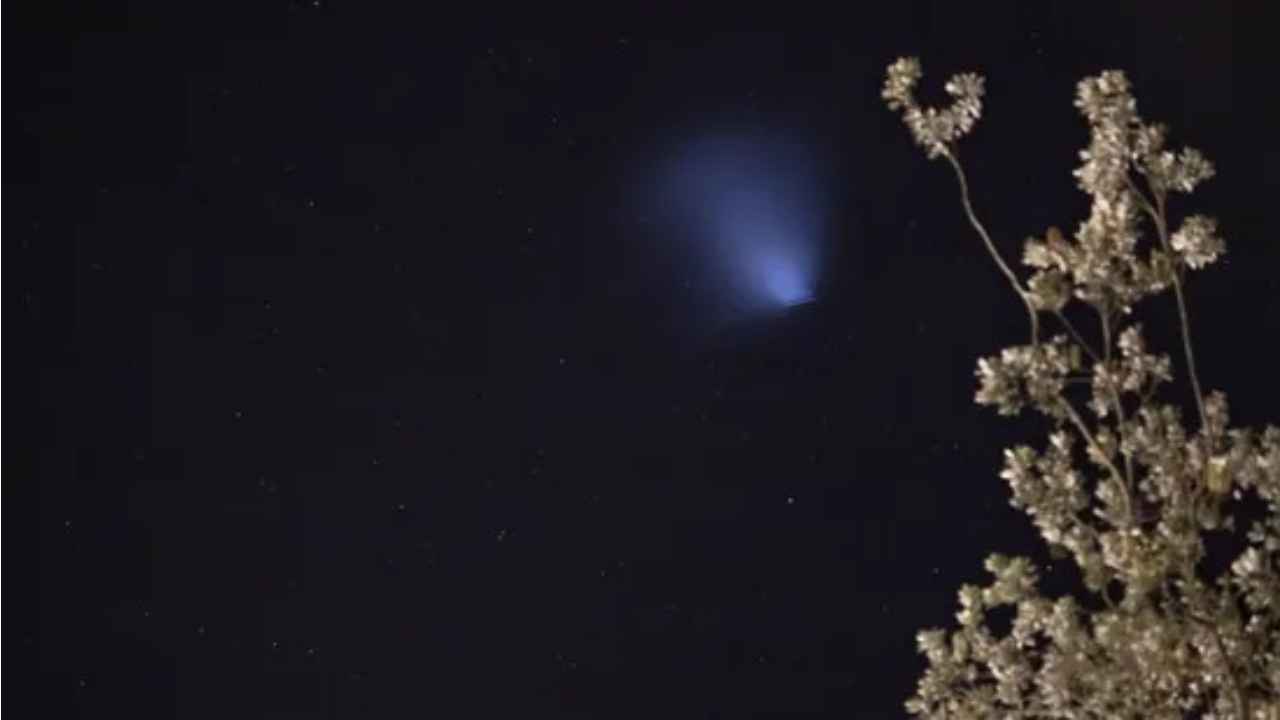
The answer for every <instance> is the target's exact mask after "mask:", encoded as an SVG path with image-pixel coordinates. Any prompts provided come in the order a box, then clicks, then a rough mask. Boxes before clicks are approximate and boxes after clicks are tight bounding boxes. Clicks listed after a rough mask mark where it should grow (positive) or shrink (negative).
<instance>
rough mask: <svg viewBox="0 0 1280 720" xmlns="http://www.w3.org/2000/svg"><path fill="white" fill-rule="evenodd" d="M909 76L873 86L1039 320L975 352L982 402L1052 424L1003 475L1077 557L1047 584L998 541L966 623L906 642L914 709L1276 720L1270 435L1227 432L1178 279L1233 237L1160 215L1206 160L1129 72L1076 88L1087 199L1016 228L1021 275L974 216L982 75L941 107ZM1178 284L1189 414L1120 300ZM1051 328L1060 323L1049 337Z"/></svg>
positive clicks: (956, 714)
mask: <svg viewBox="0 0 1280 720" xmlns="http://www.w3.org/2000/svg"><path fill="white" fill-rule="evenodd" d="M921 74H922V73H921V68H920V63H919V61H918V60H916V59H914V58H903V59H900V60H898V61H896V62H894V63H893V64H891V65H890V66H889V68H888V72H887V76H886V80H885V84H884V90H883V93H882V96H883V98H884V99H885V101H886V102H887V104H888V106H889V109H890V110H894V111H900V112H901V114H902V118H903V121H904V122H905V123H906V125H907V128H908V129H909V130H910V131H911V135H912V137H913V138H914V139H915V141H916V143H917V144H919V145H920V146H921V147H922V148H923V149H924V151H925V153H926V155H927V156H928V157H929V158H930V159H936V158H944V159H946V160H947V162H948V163H949V164H950V165H951V167H952V169H953V170H954V171H955V175H956V179H957V181H958V182H959V185H960V196H961V202H962V204H963V206H964V210H965V213H966V214H967V216H968V219H969V222H970V224H971V225H972V226H973V228H974V230H976V231H977V233H978V235H979V236H980V237H981V239H982V242H983V243H984V245H985V246H986V250H987V252H988V253H989V254H990V256H991V259H992V260H993V261H994V262H995V263H996V265H997V266H998V267H999V269H1000V271H1001V273H1002V274H1003V275H1004V277H1005V278H1006V279H1007V280H1008V283H1009V285H1010V287H1011V288H1012V289H1013V291H1014V293H1015V295H1016V296H1017V297H1018V299H1019V301H1020V302H1021V303H1022V304H1023V305H1024V306H1025V308H1026V311H1027V318H1028V321H1029V325H1030V338H1029V341H1028V343H1027V344H1025V345H1018V346H1015V347H1009V348H1005V349H1004V350H1002V351H1001V352H1000V353H999V354H998V355H994V356H991V357H986V358H982V359H980V360H979V361H978V367H977V372H976V375H977V379H978V390H977V393H976V396H975V400H976V402H977V403H978V404H980V405H990V406H993V407H995V409H996V411H997V412H998V413H999V414H1001V415H1010V416H1012V415H1017V414H1020V413H1022V412H1023V411H1024V410H1027V411H1032V412H1034V413H1038V414H1041V415H1043V416H1044V417H1045V418H1047V419H1048V422H1049V424H1050V425H1051V427H1052V429H1051V431H1050V432H1049V434H1048V438H1047V442H1045V443H1042V444H1041V447H1040V448H1036V447H1033V446H1032V445H1018V446H1016V447H1012V448H1008V449H1006V450H1005V453H1004V457H1005V460H1004V468H1003V470H1002V471H1001V472H1000V477H1001V478H1003V479H1004V480H1005V481H1007V482H1008V484H1009V488H1010V490H1011V491H1012V497H1011V499H1010V504H1012V505H1013V506H1014V507H1015V508H1018V509H1020V510H1022V511H1024V512H1025V513H1026V514H1027V515H1028V516H1029V517H1030V518H1031V521H1032V522H1033V523H1034V525H1035V527H1036V528H1037V529H1038V530H1039V532H1040V535H1041V537H1042V538H1043V539H1044V541H1045V542H1046V543H1048V545H1049V547H1050V549H1051V550H1052V551H1053V552H1054V553H1056V554H1059V555H1061V556H1067V557H1070V558H1072V559H1073V560H1074V561H1075V564H1076V565H1077V566H1078V567H1079V570H1080V575H1081V585H1082V587H1081V588H1080V589H1079V593H1078V594H1077V595H1066V596H1063V597H1058V598H1049V597H1045V596H1044V595H1042V593H1041V591H1040V589H1039V578H1038V574H1037V568H1036V567H1035V565H1034V564H1033V562H1032V561H1031V560H1030V559H1028V558H1025V557H1007V556H1005V555H1001V554H993V555H991V556H989V557H988V558H987V560H986V569H987V570H988V571H989V572H990V573H991V574H992V575H993V576H994V579H993V580H992V581H991V582H990V584H989V585H987V586H986V587H978V586H974V585H965V586H963V587H961V589H960V592H959V603H960V611H959V612H958V613H957V614H956V619H957V621H958V623H959V627H958V628H956V629H954V630H951V631H947V630H942V629H928V630H923V631H921V632H920V633H919V634H918V635H917V643H918V645H919V648H920V652H921V653H922V654H923V655H925V657H926V658H927V660H928V667H927V669H926V671H925V673H924V675H923V677H922V678H921V679H920V680H919V683H918V687H917V689H916V693H915V695H914V696H913V697H912V698H911V699H910V700H909V701H907V703H906V707H907V710H908V711H909V712H910V713H911V714H913V715H915V716H919V717H925V718H1138V717H1141V718H1162V719H1163V718H1168V719H1170V720H1180V719H1181V718H1184V717H1202V718H1217V719H1225V718H1234V719H1236V720H1241V719H1244V718H1280V697H1278V693H1280V428H1277V427H1275V426H1270V425H1269V426H1267V427H1266V428H1265V429H1264V430H1261V431H1255V430H1250V429H1245V428H1234V427H1231V426H1230V424H1229V419H1228V415H1227V398H1226V396H1225V395H1224V394H1223V393H1222V392H1219V391H1216V390H1215V391H1211V392H1208V393H1205V392H1203V391H1202V389H1201V385H1200V380H1199V377H1198V376H1197V373H1196V364H1195V356H1194V353H1193V343H1192V334H1191V326H1190V320H1189V317H1188V312H1187V303H1186V295H1185V292H1184V285H1185V283H1186V282H1187V280H1188V277H1189V275H1190V272H1191V271H1192V270H1199V269H1201V268H1204V267H1206V266H1207V265H1209V264H1211V263H1213V262H1214V261H1215V260H1216V259H1217V258H1219V257H1220V256H1221V255H1222V254H1223V253H1224V252H1225V249H1226V248H1225V243H1224V242H1223V240H1222V238H1221V236H1220V235H1219V230H1218V224H1217V222H1216V221H1215V220H1214V219H1213V218H1210V217H1207V216H1204V215H1197V214H1191V215H1186V216H1185V217H1182V218H1181V222H1180V223H1179V224H1178V225H1177V227H1176V229H1172V230H1171V225H1170V213H1169V199H1170V195H1171V194H1172V193H1190V192H1192V191H1193V190H1194V189H1195V188H1196V186H1197V185H1199V184H1200V183H1201V182H1203V181H1205V180H1207V179H1209V178H1211V177H1212V176H1213V174H1214V170H1213V166H1212V165H1211V164H1210V163H1209V161H1208V160H1207V159H1206V158H1205V157H1204V156H1203V155H1202V154H1201V153H1200V152H1198V151H1196V150H1194V149H1191V148H1185V149H1183V150H1181V151H1179V152H1174V151H1172V150H1169V149H1166V147H1165V138H1166V132H1167V130H1166V128H1165V127H1164V126H1162V125H1159V124H1147V123H1145V122H1143V120H1142V119H1141V118H1140V117H1139V115H1138V112H1137V104H1136V102H1135V101H1134V99H1133V97H1132V95H1131V94H1130V87H1129V82H1128V80H1127V79H1126V78H1125V76H1124V74H1123V73H1121V72H1119V71H1115V70H1109V71H1106V72H1103V73H1101V74H1100V75H1098V76H1096V77H1090V78H1087V79H1085V80H1083V81H1081V82H1080V83H1079V85H1078V87H1077V92H1076V101H1075V106H1076V107H1077V108H1079V110H1080V112H1081V114H1083V115H1084V117H1085V119H1086V120H1087V121H1088V124H1089V130H1090V140H1089V146H1088V148H1087V149H1085V150H1083V151H1081V152H1080V158H1081V160H1082V161H1083V162H1082V164H1081V165H1080V167H1079V168H1078V169H1077V170H1076V171H1075V173H1074V174H1075V178H1076V181H1077V184H1078V185H1079V187H1080V189H1081V190H1083V191H1084V192H1085V193H1087V194H1089V195H1090V196H1091V198H1092V207H1091V211H1090V214H1089V217H1088V219H1087V220H1085V221H1084V222H1082V223H1080V224H1079V226H1078V228H1077V229H1076V231H1075V233H1074V236H1073V237H1071V238H1067V237H1065V236H1064V235H1063V234H1062V233H1061V232H1060V231H1058V230H1056V229H1052V228H1051V229H1050V230H1049V231H1048V232H1047V233H1046V234H1045V236H1044V237H1043V238H1028V239H1027V240H1026V243H1025V245H1024V249H1023V255H1022V262H1023V264H1025V265H1026V266H1028V267H1029V268H1030V276H1029V277H1027V278H1026V279H1025V280H1023V279H1020V278H1019V275H1018V274H1017V273H1015V272H1014V270H1013V268H1011V267H1010V266H1009V264H1008V263H1007V262H1006V261H1005V260H1004V258H1003V257H1002V256H1001V254H1000V251H999V250H998V249H997V247H996V245H995V244H994V243H993V242H992V240H991V237H990V236H989V235H988V233H987V231H986V229H985V228H984V227H983V225H982V223H981V222H980V221H979V220H978V218H977V216H976V215H975V213H974V210H973V207H972V206H971V204H970V202H969V189H968V183H967V180H966V178H965V174H964V170H963V168H962V166H961V164H960V161H959V158H958V156H957V152H956V150H957V143H958V141H959V140H960V138H962V137H963V136H964V135H966V134H967V133H968V132H969V131H970V130H972V128H973V127H974V124H975V123H976V122H977V121H978V119H979V118H980V117H981V114H982V97H983V79H982V78H981V77H979V76H977V75H973V74H965V75H957V76H955V77H953V78H951V80H950V81H949V82H948V83H947V84H946V91H947V93H948V94H949V95H950V96H951V97H952V98H953V100H954V102H953V103H952V105H951V106H950V107H947V108H944V109H935V108H927V107H922V106H920V105H919V104H918V103H917V102H916V99H915V97H914V91H915V87H916V84H917V83H918V82H919V80H920V78H921ZM1169 289H1172V291H1173V296H1174V303H1173V305H1174V306H1175V307H1176V309H1177V313H1178V320H1179V325H1180V329H1181V337H1182V352H1183V353H1184V357H1185V363H1186V369H1187V380H1188V381H1189V385H1190V387H1189V388H1187V389H1188V390H1189V391H1190V393H1191V395H1192V396H1193V397H1194V400H1195V408H1196V413H1197V415H1198V427H1195V428H1189V427H1187V426H1185V425H1184V423H1183V419H1182V417H1181V412H1180V411H1179V408H1178V407H1177V406H1176V405H1173V404H1169V403H1167V402H1163V401H1162V400H1161V394H1162V391H1163V392H1164V393H1165V394H1167V392H1168V388H1169V387H1170V385H1169V384H1170V383H1172V381H1173V379H1174V378H1173V372H1172V369H1171V363H1170V360H1169V357H1168V356H1167V355H1162V354H1157V353H1154V352H1152V351H1150V350H1149V349H1148V347H1147V344H1146V342H1145V340H1144V337H1143V333H1142V325H1141V323H1139V322H1137V321H1135V320H1133V319H1132V315H1131V312H1132V309H1133V307H1134V306H1135V305H1136V304H1137V303H1139V302H1142V301H1144V300H1146V299H1147V298H1148V297H1150V296H1154V295H1159V294H1162V293H1164V292H1166V291H1167V290H1169ZM1072 304H1080V305H1082V306H1084V308H1087V310H1086V313H1087V315H1088V317H1090V318H1096V322H1097V324H1098V330H1097V332H1096V333H1092V332H1091V333H1090V336H1091V337H1097V338H1098V340H1095V341H1094V342H1093V343H1090V342H1089V341H1087V340H1086V337H1085V335H1084V334H1083V333H1081V332H1080V331H1079V329H1077V327H1076V326H1075V325H1074V324H1073V322H1072V321H1071V320H1070V319H1069V318H1068V316H1067V314H1066V313H1065V312H1064V309H1065V308H1067V307H1068V306H1069V305H1072ZM1050 325H1052V326H1053V327H1054V328H1058V327H1060V328H1061V332H1056V333H1055V334H1052V335H1049V334H1048V332H1049V331H1048V330H1046V328H1047V327H1049V326H1050ZM1250 506H1252V507H1254V508H1261V509H1260V510H1255V511H1253V512H1252V513H1251V512H1250V510H1249V508H1250ZM1250 515H1252V516H1254V519H1249V516H1250ZM1238 525H1239V527H1238ZM1244 525H1247V527H1244ZM1209 533H1223V534H1225V535H1227V536H1230V537H1232V538H1234V539H1236V540H1237V541H1238V544H1237V545H1236V549H1237V550H1238V551H1239V554H1238V557H1236V558H1235V560H1234V562H1232V563H1231V564H1230V566H1229V567H1228V568H1227V569H1225V570H1224V571H1223V572H1222V573H1221V574H1220V576H1218V577H1210V576H1209V575H1210V574H1211V573H1210V571H1209V570H1208V569H1207V567H1206V563H1205V562H1204V560H1205V557H1206V552H1205V538H1206V536H1207V535H1208V534H1209ZM1233 552H1234V551H1233ZM1000 607H1006V608H1010V609H1011V610H1012V616H1013V620H1012V624H1011V628H1010V630H1009V631H1008V632H1007V633H997V632H995V631H993V630H992V629H991V628H990V626H989V620H990V619H991V618H990V617H989V611H991V610H993V609H995V608H1000ZM1090 607H1093V608H1097V609H1096V610H1090V609H1089V608H1090ZM1006 612H1007V611H1006Z"/></svg>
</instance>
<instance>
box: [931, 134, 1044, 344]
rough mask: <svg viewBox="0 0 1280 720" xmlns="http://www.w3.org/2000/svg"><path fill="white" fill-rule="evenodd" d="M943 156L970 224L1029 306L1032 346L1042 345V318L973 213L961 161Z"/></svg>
mask: <svg viewBox="0 0 1280 720" xmlns="http://www.w3.org/2000/svg"><path fill="white" fill-rule="evenodd" d="M943 156H945V157H946V158H947V160H948V161H949V162H950V163H951V167H952V168H953V169H954V170H955V171H956V178H958V179H959V181H960V201H961V202H962V203H963V204H964V211H965V214H966V215H968V216H969V224H970V225H972V226H973V229H974V230H976V231H978V235H980V236H982V242H983V243H985V244H986V246H987V252H988V253H990V254H991V259H992V260H995V262H996V265H997V266H999V267H1000V272H1002V273H1004V276H1005V277H1006V278H1008V279H1009V284H1010V285H1012V286H1013V291H1014V292H1015V293H1017V295H1018V297H1019V298H1021V299H1022V304H1023V305H1026V306H1027V318H1028V319H1029V320H1030V321H1031V344H1032V345H1038V344H1039V343H1040V318H1039V317H1038V316H1037V315H1036V308H1035V306H1034V305H1032V304H1031V298H1030V297H1029V296H1028V295H1027V292H1026V291H1025V290H1023V289H1022V284H1021V283H1019V282H1018V276H1017V275H1014V274H1013V270H1011V269H1010V268H1009V265H1008V264H1007V263H1005V261H1004V258H1002V257H1000V251H998V250H996V246H995V243H993V242H991V236H990V235H988V234H987V229H986V228H985V227H983V226H982V223H981V222H980V221H979V220H978V216H977V215H975V214H974V212H973V206H972V205H971V204H970V203H969V183H968V181H967V180H965V176H964V169H963V168H961V167H960V161H959V160H958V159H957V158H956V156H955V151H954V150H953V149H951V148H947V149H946V150H944V152H943Z"/></svg>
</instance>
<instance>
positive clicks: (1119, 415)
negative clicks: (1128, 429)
mask: <svg viewBox="0 0 1280 720" xmlns="http://www.w3.org/2000/svg"><path fill="white" fill-rule="evenodd" d="M1098 317H1099V319H1100V320H1101V322H1102V352H1103V355H1104V357H1105V358H1106V365H1107V389H1108V390H1110V391H1111V403H1112V405H1114V406H1115V409H1116V420H1117V421H1118V422H1119V426H1118V427H1119V428H1120V430H1121V434H1122V436H1123V431H1124V426H1125V424H1126V423H1127V422H1128V420H1127V419H1126V418H1125V413H1124V403H1122V402H1120V391H1119V390H1117V389H1116V383H1115V378H1114V377H1112V375H1111V308H1110V307H1106V306H1098ZM1124 478H1125V482H1126V484H1127V485H1128V487H1129V492H1130V493H1133V492H1134V487H1133V458H1132V457H1130V456H1129V454H1128V453H1125V454H1124Z"/></svg>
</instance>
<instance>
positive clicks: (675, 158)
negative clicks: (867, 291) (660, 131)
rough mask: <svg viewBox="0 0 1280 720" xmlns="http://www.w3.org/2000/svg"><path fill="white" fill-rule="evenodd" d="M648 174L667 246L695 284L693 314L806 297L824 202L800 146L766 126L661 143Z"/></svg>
mask: <svg viewBox="0 0 1280 720" xmlns="http://www.w3.org/2000/svg"><path fill="white" fill-rule="evenodd" d="M670 152H671V158H670V160H669V162H667V163H665V164H663V165H662V166H661V168H662V169H661V171H660V177H659V178H657V180H658V186H659V187H660V188H661V192H660V193H659V198H660V203H659V207H660V210H661V212H662V213H664V214H666V215H667V216H668V227H670V228H671V229H672V231H673V232H674V234H675V235H676V237H675V238H672V239H673V241H674V242H672V243H671V244H670V245H669V247H668V248H667V250H668V251H669V252H671V253H673V261H674V263H676V264H679V265H688V266H690V267H691V268H692V270H693V274H694V276H695V277H696V278H697V282H699V283H700V284H701V286H702V288H703V293H702V296H701V297H700V301H701V303H702V306H701V307H700V308H698V309H697V311H699V312H711V313H712V314H716V313H718V312H722V311H725V310H728V311H731V312H734V313H743V312H746V313H759V312H767V311H771V310H780V309H784V308H787V307H790V306H794V305H799V304H803V303H806V302H810V301H812V300H813V299H814V296H815V290H816V284H817V280H818V275H819V271H820V267H819V260H820V252H819V251H820V247H821V242H822V238H821V235H822V231H823V228H822V217H823V215H824V210H825V208H823V207H822V203H821V202H820V200H819V198H820V197H821V194H822V193H821V192H820V190H821V188H820V187H818V184H819V181H820V178H819V177H818V174H817V171H816V168H815V165H814V163H813V162H812V157H811V156H810V154H809V150H808V149H806V148H804V147H802V146H800V145H799V144H796V143H794V142H789V141H787V140H786V139H783V138H777V137H772V138H771V137H769V136H768V134H767V133H763V132H760V133H753V134H739V135H730V136H724V137H702V138H698V139H694V140H690V141H687V142H684V143H681V144H677V145H674V146H673V147H671V148H670Z"/></svg>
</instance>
